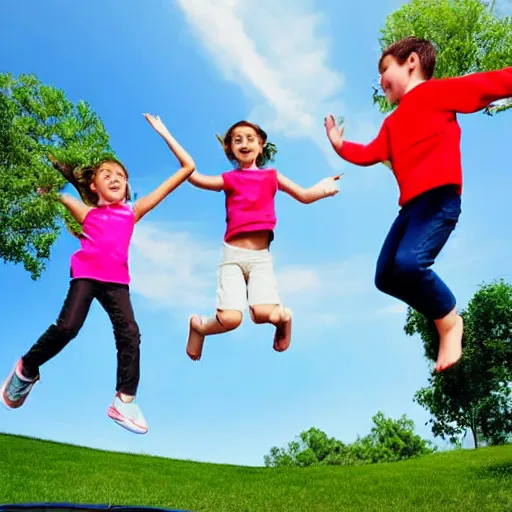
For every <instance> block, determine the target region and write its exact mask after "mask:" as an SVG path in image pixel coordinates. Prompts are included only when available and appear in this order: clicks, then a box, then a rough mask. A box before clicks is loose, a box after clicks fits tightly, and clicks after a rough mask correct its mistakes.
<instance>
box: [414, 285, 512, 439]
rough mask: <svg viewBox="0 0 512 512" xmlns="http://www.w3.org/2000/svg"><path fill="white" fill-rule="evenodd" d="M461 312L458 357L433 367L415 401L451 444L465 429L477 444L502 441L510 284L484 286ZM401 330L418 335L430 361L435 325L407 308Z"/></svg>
mask: <svg viewBox="0 0 512 512" xmlns="http://www.w3.org/2000/svg"><path fill="white" fill-rule="evenodd" d="M461 315H462V317H463V319H464V353H463V356H462V359H461V360H460V362H459V363H457V364H456V365H455V366H453V367H452V368H451V369H449V370H446V371H444V372H442V373H439V374H438V373H436V372H435V371H434V370H432V374H431V376H430V378H429V386H428V387H426V388H423V389H420V390H419V391H418V392H417V393H416V394H415V397H414V400H415V401H416V402H417V403H418V404H420V405H421V406H423V407H425V408H426V409H427V410H428V411H429V412H430V413H431V415H432V418H431V419H430V420H429V423H430V424H431V426H432V433H433V434H434V435H435V436H439V437H441V438H442V439H449V440H450V441H451V442H452V443H455V442H456V441H457V439H458V438H459V437H460V436H461V435H464V434H465V432H467V431H468V430H469V431H470V432H471V433H472V436H473V442H474V446H475V448H477V447H478V445H479V444H480V442H482V441H485V442H487V443H490V444H502V443H504V442H506V441H507V439H508V438H509V437H510V435H511V434H512V400H511V399H512V388H511V384H512V286H511V285H510V284H508V283H506V282H504V281H503V280H500V281H497V282H493V283H490V284H486V285H482V286H481V287H480V288H479V289H478V291H477V292H476V293H475V295H474V296H473V298H472V299H471V301H470V302H469V304H468V306H467V308H466V309H465V310H464V311H462V312H461ZM405 332H406V333H407V334H408V335H410V336H412V335H414V334H418V335H419V336H420V337H421V339H422V341H423V346H424V350H425V356H426V358H427V359H428V360H429V361H431V362H432V364H433V363H434V361H435V360H436V357H437V351H438V347H439V338H438V335H437V331H436V329H435V326H434V325H433V323H432V322H429V321H428V320H427V319H426V318H425V317H424V316H422V315H421V314H419V313H418V312H416V311H413V310H411V309H409V312H408V317H407V321H406V325H405Z"/></svg>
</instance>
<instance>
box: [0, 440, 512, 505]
mask: <svg viewBox="0 0 512 512" xmlns="http://www.w3.org/2000/svg"><path fill="white" fill-rule="evenodd" d="M40 501H61V502H62V501H65V502H75V503H89V504H90V503H109V504H114V505H115V504H118V505H120V504H122V505H126V504H128V505H149V506H160V507H167V508H177V509H184V510H192V511H206V510H208V511H219V512H223V511H240V512H241V511H244V512H245V511H263V512H280V511H283V512H288V511H293V512H298V511H308V512H310V511H322V512H328V511H333V512H334V511H336V512H343V511H350V512H353V511H372V512H379V511H393V512H405V511H407V512H421V511H436V512H437V511H443V512H446V511H458V512H469V511H473V510H474V511H479V512H484V511H496V512H505V511H512V446H504V447H495V448H481V449H479V450H476V451H475V450H464V451H455V452H444V453H439V454H435V455H431V456H428V457H424V458H421V459H416V460H410V461H405V462H396V463H391V464H376V465H372V466H363V467H346V468H343V467H321V468H307V469H299V468H293V469H286V470H285V469H270V468H250V467H239V466H227V465H220V464H204V463H197V462H188V461H177V460H171V459H164V458H159V457H148V456H142V455H131V454H119V453H110V452H103V451H99V450H92V449H89V448H79V447H75V446H70V445H63V444H58V443H52V442H47V441H41V440H36V439H29V438H24V437H16V436H10V435H2V434H0V503H8V502H14V503H19V502H40Z"/></svg>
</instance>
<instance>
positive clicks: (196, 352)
mask: <svg viewBox="0 0 512 512" xmlns="http://www.w3.org/2000/svg"><path fill="white" fill-rule="evenodd" d="M202 325H203V319H202V318H201V317H200V316H199V315H193V316H191V317H190V321H189V331H188V342H187V355H188V357H190V359H192V360H193V361H199V359H201V354H202V352H203V344H204V338H205V335H204V334H202V333H201V330H202V329H201V327H202Z"/></svg>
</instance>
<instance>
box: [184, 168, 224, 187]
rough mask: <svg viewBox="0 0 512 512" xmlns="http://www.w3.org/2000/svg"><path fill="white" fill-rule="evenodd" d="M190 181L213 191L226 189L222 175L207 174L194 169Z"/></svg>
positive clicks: (196, 185)
mask: <svg viewBox="0 0 512 512" xmlns="http://www.w3.org/2000/svg"><path fill="white" fill-rule="evenodd" d="M188 181H189V182H190V183H191V184H192V185H194V186H195V187H197V188H202V189H203V190H211V191H213V192H221V191H222V190H223V189H224V180H223V179H222V176H205V175H204V174H200V173H198V172H197V171H194V172H193V173H192V174H191V176H190V178H189V179H188Z"/></svg>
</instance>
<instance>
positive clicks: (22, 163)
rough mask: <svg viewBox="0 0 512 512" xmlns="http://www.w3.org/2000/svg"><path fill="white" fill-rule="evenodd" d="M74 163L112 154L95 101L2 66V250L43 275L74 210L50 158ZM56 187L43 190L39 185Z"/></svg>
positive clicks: (13, 260) (8, 259)
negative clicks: (71, 96)
mask: <svg viewBox="0 0 512 512" xmlns="http://www.w3.org/2000/svg"><path fill="white" fill-rule="evenodd" d="M51 156H53V157H54V158H55V159H57V160H58V161H60V162H63V163H66V164H68V165H69V166H71V167H75V166H83V165H91V164H94V163H95V162H97V161H99V160H100V159H102V158H107V157H114V156H115V155H114V152H113V151H112V148H111V147H110V146H109V136H108V134H107V132H106V130H105V128H104V126H103V124H102V122H101V120H100V119H99V117H98V116H97V115H96V114H95V113H94V112H93V111H92V110H91V108H90V106H89V105H88V104H87V103H86V102H84V101H79V102H77V103H76V104H74V103H72V102H71V101H70V100H68V99H67V98H66V95H65V94H64V92H63V91H61V90H59V89H56V88H54V87H52V86H49V85H45V84H43V83H41V82H40V81H39V80H38V78H37V77H36V76H34V75H20V76H19V77H17V78H16V77H13V76H12V74H10V73H4V74H0V226H1V227H0V258H1V259H2V260H3V261H4V262H10V263H14V264H22V265H23V267H24V268H25V270H27V271H28V272H29V273H30V275H31V277H32V279H34V280H35V279H38V278H39V277H40V276H41V274H42V272H43V271H44V269H45V263H46V261H47V260H48V259H49V257H50V250H51V247H52V245H53V243H54V242H55V240H56V239H57V237H58V236H59V234H60V231H61V227H62V221H65V222H66V223H67V224H68V225H73V222H72V220H71V217H70V216H69V214H68V212H67V211H66V210H65V209H64V207H63V206H62V205H61V204H60V203H59V201H57V200H56V199H57V197H56V194H57V193H58V192H59V191H61V190H62V188H63V187H64V186H65V184H66V179H65V178H64V177H63V175H62V173H59V172H57V171H56V170H55V167H54V166H53V165H52V163H51V161H50V157H51ZM40 188H43V189H50V190H51V192H50V193H49V194H47V195H45V196H41V195H40V194H38V192H37V191H38V189H40Z"/></svg>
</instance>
